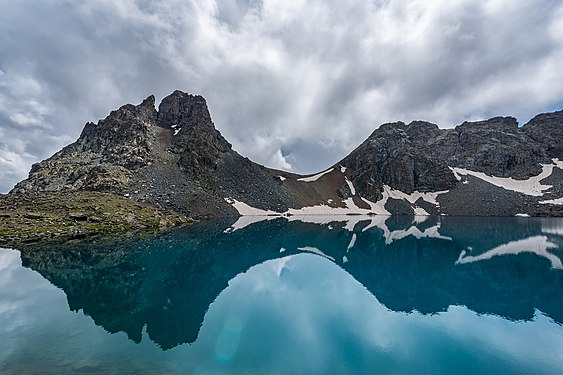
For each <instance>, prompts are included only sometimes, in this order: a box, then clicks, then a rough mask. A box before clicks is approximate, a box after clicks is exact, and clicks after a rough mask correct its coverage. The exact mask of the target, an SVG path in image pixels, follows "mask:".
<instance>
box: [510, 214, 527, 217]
mask: <svg viewBox="0 0 563 375" xmlns="http://www.w3.org/2000/svg"><path fill="white" fill-rule="evenodd" d="M514 216H517V217H530V215H528V214H516V215H514Z"/></svg>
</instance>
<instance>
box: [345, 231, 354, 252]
mask: <svg viewBox="0 0 563 375" xmlns="http://www.w3.org/2000/svg"><path fill="white" fill-rule="evenodd" d="M355 244H356V233H354V234H352V239H351V240H350V243H349V244H348V248H347V249H346V252H348V251H350V249H351V248H353V247H354V245H355Z"/></svg>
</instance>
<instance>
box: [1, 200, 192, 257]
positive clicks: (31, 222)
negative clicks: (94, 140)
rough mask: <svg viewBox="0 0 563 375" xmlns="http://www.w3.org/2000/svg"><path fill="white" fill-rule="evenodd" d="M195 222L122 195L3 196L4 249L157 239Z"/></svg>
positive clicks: (2, 234)
mask: <svg viewBox="0 0 563 375" xmlns="http://www.w3.org/2000/svg"><path fill="white" fill-rule="evenodd" d="M191 222H193V220H192V219H190V218H189V217H187V216H185V215H182V214H179V213H176V212H172V211H168V210H164V209H160V208H158V207H154V206H152V205H149V204H144V203H139V202H135V201H133V200H131V199H129V198H127V197H122V196H118V195H116V194H110V193H101V192H90V191H75V192H72V193H65V192H50V193H34V194H25V195H23V194H19V195H14V194H9V195H2V196H0V246H19V245H25V244H29V243H36V242H43V241H61V242H64V241H68V240H73V239H84V238H86V237H92V236H97V235H100V236H112V235H117V234H119V235H123V234H137V235H138V234H151V233H157V232H163V231H167V230H170V229H172V228H176V227H179V226H183V225H187V224H189V223H191Z"/></svg>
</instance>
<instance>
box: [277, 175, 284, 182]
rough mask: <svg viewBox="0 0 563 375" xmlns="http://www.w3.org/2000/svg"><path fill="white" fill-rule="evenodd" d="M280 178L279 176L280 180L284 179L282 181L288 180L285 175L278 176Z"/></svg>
mask: <svg viewBox="0 0 563 375" xmlns="http://www.w3.org/2000/svg"><path fill="white" fill-rule="evenodd" d="M278 178H279V179H280V180H282V181H285V180H286V178H285V177H284V176H278Z"/></svg>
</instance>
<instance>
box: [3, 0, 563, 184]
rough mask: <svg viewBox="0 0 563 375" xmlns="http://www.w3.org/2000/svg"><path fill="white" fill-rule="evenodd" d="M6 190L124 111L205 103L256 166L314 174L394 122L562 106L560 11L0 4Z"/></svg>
mask: <svg viewBox="0 0 563 375" xmlns="http://www.w3.org/2000/svg"><path fill="white" fill-rule="evenodd" d="M0 9H2V12H1V13H0V192H7V191H8V190H10V189H11V188H12V187H13V185H14V184H15V183H16V182H18V181H19V180H21V179H23V178H25V177H26V176H27V173H28V171H29V168H30V167H31V164H32V163H35V162H38V161H40V160H43V159H45V158H47V157H49V156H50V155H52V154H53V153H55V152H56V151H58V150H59V149H60V148H62V147H63V146H65V145H67V144H69V143H71V142H73V141H74V140H76V139H77V138H78V136H79V135H80V132H81V130H82V127H83V126H84V124H85V123H86V122H88V121H93V122H97V121H98V120H99V119H101V118H104V117H106V116H107V115H108V114H109V112H110V111H111V110H113V109H117V108H119V107H120V106H121V105H123V104H126V103H133V104H138V103H140V102H141V101H142V100H143V99H144V98H146V97H147V96H149V95H151V94H154V95H155V96H156V98H157V103H158V102H160V100H162V98H163V97H165V96H166V95H168V94H170V93H172V92H173V91H174V90H176V89H178V90H182V91H185V92H189V93H193V94H200V95H203V96H204V97H205V98H206V100H207V102H208V106H209V109H210V112H211V116H212V118H213V120H214V123H215V125H216V127H217V129H219V130H220V131H221V133H222V134H223V135H224V136H225V138H227V140H228V141H229V142H231V143H232V144H233V148H234V149H235V150H236V151H238V152H239V153H241V154H242V155H244V156H247V157H249V158H250V159H252V160H254V161H256V162H259V163H261V164H264V165H267V166H270V167H274V168H280V169H285V170H291V171H294V172H298V173H313V172H317V171H320V170H323V169H324V168H326V167H328V166H330V165H332V164H333V163H335V162H337V161H338V160H340V159H341V158H342V157H344V156H345V155H346V154H348V153H349V152H350V151H351V150H352V149H353V148H355V147H356V146H357V145H358V144H360V143H361V142H362V141H363V140H364V139H365V138H366V137H368V136H369V134H371V132H372V131H373V130H374V129H376V128H377V127H378V126H379V125H380V124H382V123H385V122H394V121H404V122H407V123H408V122H410V121H412V120H426V121H430V122H433V123H436V124H438V125H439V126H440V127H442V128H447V127H453V126H455V125H457V124H460V123H462V122H463V121H466V120H467V121H471V120H480V119H485V118H489V117H494V116H514V117H516V118H517V119H518V120H519V122H520V124H524V123H525V122H526V121H528V120H529V119H530V118H532V117H533V116H534V115H535V114H538V113H541V112H546V111H554V110H560V109H562V107H563V69H562V61H563V2H562V1H560V0H519V1H514V0H489V1H470V0H433V1H424V0H411V1H409V0H347V1H333V0H309V1H303V0H292V1H287V0H247V1H244V0H222V1H211V0H197V1H190V0H169V1H158V0H157V1H149V0H92V1H83V0H52V1H41V2H38V1H32V0H18V1H9V0H0Z"/></svg>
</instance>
